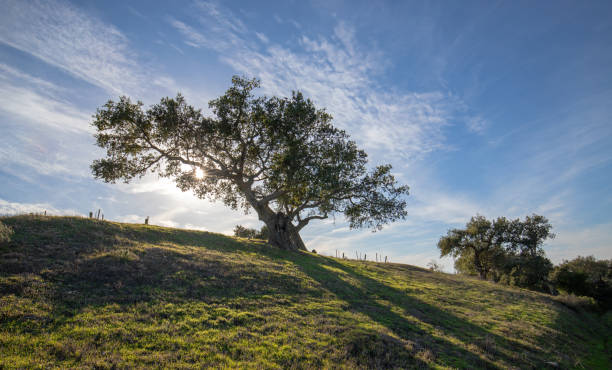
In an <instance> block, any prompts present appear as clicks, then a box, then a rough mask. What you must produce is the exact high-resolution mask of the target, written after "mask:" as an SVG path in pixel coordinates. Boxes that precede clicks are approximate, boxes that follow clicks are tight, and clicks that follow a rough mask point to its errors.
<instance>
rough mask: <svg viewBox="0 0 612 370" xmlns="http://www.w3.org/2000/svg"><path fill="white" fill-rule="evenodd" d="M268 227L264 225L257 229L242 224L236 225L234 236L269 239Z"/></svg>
mask: <svg viewBox="0 0 612 370" xmlns="http://www.w3.org/2000/svg"><path fill="white" fill-rule="evenodd" d="M268 235H269V232H268V227H267V226H266V225H264V226H263V227H262V228H261V230H259V231H258V230H256V229H252V228H248V227H244V226H242V225H236V227H235V228H234V236H237V237H240V238H249V239H263V240H267V239H268Z"/></svg>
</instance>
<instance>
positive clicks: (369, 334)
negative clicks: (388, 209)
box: [0, 216, 612, 369]
mask: <svg viewBox="0 0 612 370" xmlns="http://www.w3.org/2000/svg"><path fill="white" fill-rule="evenodd" d="M0 220H1V221H2V222H3V223H4V224H6V225H8V226H10V227H12V228H13V230H14V235H13V236H12V240H11V241H10V242H9V243H8V244H4V245H2V246H1V247H0V368H3V367H4V368H26V367H27V368H31V367H45V368H47V367H58V368H67V367H84V368H92V367H98V368H112V367H116V368H125V367H129V368H134V367H173V368H191V367H198V368H199V367H203V366H212V367H227V368H235V367H247V368H291V367H295V368H322V367H323V368H397V367H400V368H415V367H416V368H520V369H528V368H546V367H556V366H558V367H560V368H585V369H596V368H600V369H608V368H610V345H612V342H611V340H612V337H611V335H610V333H611V332H612V316H611V315H610V313H608V314H606V315H599V314H596V313H590V312H585V311H582V310H580V309H573V308H570V307H569V306H566V305H564V304H562V303H560V302H559V301H558V300H556V299H554V298H553V297H551V296H547V295H545V294H540V293H535V292H530V291H527V290H521V289H514V288H509V287H505V286H501V285H496V284H493V283H489V282H483V281H478V280H474V279H471V278H465V277H460V276H455V275H449V274H443V273H435V272H430V271H428V270H425V269H421V268H418V267H413V266H408V265H401V264H382V263H375V262H363V261H351V260H340V259H335V258H331V257H324V256H320V255H315V254H311V253H306V252H288V251H283V250H278V249H274V248H271V247H269V246H267V245H265V244H264V243H263V242H257V241H247V240H241V239H236V238H232V237H228V236H225V235H220V234H213V233H207V232H198V231H188V230H180V229H171V228H164V227H157V226H145V225H134V224H121V223H115V222H107V221H96V220H90V219H84V218H75V217H45V216H17V217H4V218H1V219H0ZM381 249H384V248H381Z"/></svg>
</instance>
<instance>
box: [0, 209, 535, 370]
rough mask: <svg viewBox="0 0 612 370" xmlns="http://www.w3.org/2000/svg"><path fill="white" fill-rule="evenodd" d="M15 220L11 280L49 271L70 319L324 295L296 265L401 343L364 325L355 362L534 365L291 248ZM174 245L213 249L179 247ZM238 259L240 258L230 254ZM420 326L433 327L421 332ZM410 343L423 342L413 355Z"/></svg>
mask: <svg viewBox="0 0 612 370" xmlns="http://www.w3.org/2000/svg"><path fill="white" fill-rule="evenodd" d="M9 221H12V222H7V224H11V226H14V228H15V230H16V234H15V238H14V241H13V242H12V243H11V245H9V248H4V247H3V248H2V249H0V255H1V258H0V271H2V274H1V275H7V274H8V275H10V274H16V275H27V274H28V273H33V274H37V275H40V276H41V277H42V279H43V280H44V281H45V282H46V286H47V289H48V292H47V293H48V295H49V297H50V300H51V302H52V303H53V307H54V310H56V313H57V314H59V315H60V316H62V317H66V318H69V317H71V316H72V315H74V314H76V313H78V312H80V311H81V310H82V309H84V308H85V307H89V306H103V305H108V304H132V303H137V302H151V301H165V302H181V301H205V302H223V301H227V300H228V299H231V298H235V297H250V298H252V300H257V298H258V297H262V296H266V295H277V296H293V297H303V296H313V297H321V295H322V291H321V290H320V289H317V288H316V287H312V286H309V285H308V284H304V281H303V279H300V278H299V277H298V276H295V275H291V274H288V273H287V271H285V270H283V268H284V267H283V266H284V265H285V263H286V262H287V261H288V262H292V263H293V265H295V266H297V267H299V268H300V269H301V270H302V271H303V272H304V273H305V274H306V275H307V276H309V277H310V278H312V279H313V280H314V281H316V282H318V283H319V285H320V286H321V287H323V288H324V289H326V290H328V291H330V292H332V293H333V294H335V295H336V296H337V297H338V298H339V299H341V300H343V301H345V302H347V303H348V305H349V307H350V309H351V310H352V311H354V312H358V313H361V314H364V315H366V316H368V317H369V318H370V319H371V320H372V321H374V322H376V323H378V324H380V325H382V326H384V327H386V328H388V329H389V330H390V331H392V332H393V333H394V334H395V335H396V336H398V337H399V338H401V340H398V339H396V338H393V337H390V336H381V334H380V333H377V332H375V331H373V330H366V329H363V331H362V332H355V333H353V336H352V337H351V338H350V342H351V345H350V346H349V348H348V352H349V353H350V354H351V356H356V357H358V358H359V357H361V358H368V356H369V357H371V358H379V357H381V356H379V355H380V354H381V353H385V351H387V350H391V349H392V353H393V354H394V356H400V357H402V356H403V358H405V359H406V363H410V364H412V365H414V366H417V367H427V365H426V363H425V362H423V361H421V360H420V359H417V358H415V357H414V356H415V354H416V352H418V351H420V350H431V351H432V352H434V353H435V354H436V355H437V356H441V357H442V356H443V357H451V358H462V359H464V361H465V364H467V366H469V367H477V368H494V367H496V366H495V365H494V364H493V363H491V362H490V361H488V360H487V359H486V358H483V357H484V356H483V357H480V356H479V355H478V353H476V352H481V353H486V354H487V356H489V357H492V358H496V359H500V360H502V361H503V362H504V363H505V364H508V366H509V365H513V366H518V367H520V368H524V367H525V368H530V367H533V366H534V364H532V363H529V362H527V360H521V359H520V358H519V357H518V356H510V355H509V354H508V353H506V352H503V351H500V350H499V349H498V348H508V347H509V346H508V345H502V344H506V343H510V344H511V347H512V348H516V349H521V350H523V351H527V352H528V351H530V348H524V347H523V346H522V345H521V344H519V343H516V342H513V341H511V340H509V339H506V338H503V337H500V336H497V335H494V334H492V333H490V332H488V331H487V330H485V329H483V328H481V327H479V326H477V325H474V324H472V323H470V322H469V321H466V320H464V319H462V318H459V317H457V316H455V315H452V314H450V313H448V312H446V311H443V310H441V309H439V308H437V307H435V306H432V305H430V304H427V303H425V302H423V301H421V300H419V299H416V298H414V297H412V296H410V295H408V294H406V293H405V292H402V291H400V290H397V289H395V288H392V287H390V286H388V285H385V284H383V283H381V282H379V281H377V280H374V279H372V278H369V277H367V276H364V275H363V274H361V273H359V272H358V271H356V270H355V269H354V268H352V267H350V266H347V265H345V264H343V263H339V262H337V261H335V260H334V259H331V258H326V257H321V256H314V255H310V254H307V253H299V252H298V253H294V252H287V251H281V250H278V249H274V248H270V247H268V246H262V245H257V244H256V243H246V242H240V241H237V240H235V239H233V238H229V237H226V236H222V235H219V234H211V233H206V232H193V231H183V230H176V229H166V228H156V227H145V226H141V225H134V226H130V227H125V226H122V225H120V224H114V223H107V222H96V221H92V220H87V219H79V218H41V217H39V218H34V219H30V220H27V219H26V220H15V219H12V220H9ZM138 243H145V245H144V246H142V245H139V244H138ZM166 243H174V244H177V245H184V246H188V247H205V248H195V249H193V248H191V249H190V248H187V249H185V250H182V249H181V250H177V249H176V248H173V246H172V245H170V244H168V245H166ZM228 252H235V253H238V254H235V253H228ZM253 252H256V253H257V258H258V259H260V260H261V259H267V260H268V262H270V263H268V264H266V268H262V266H260V265H257V264H254V263H251V262H249V261H248V260H247V259H246V258H245V259H244V261H242V260H241V258H240V253H244V254H245V256H246V254H248V253H253ZM230 254H231V255H232V256H233V257H232V258H230V257H228V256H229V255H230ZM390 267H391V265H390ZM1 275H0V276H1ZM347 278H348V280H352V281H354V282H357V283H358V284H353V283H351V282H350V281H347ZM28 289H30V287H29V286H28V283H27V281H25V282H24V281H21V282H20V281H18V280H15V283H14V284H12V283H11V284H9V285H7V284H5V285H4V286H0V293H2V294H6V293H8V294H11V293H12V294H16V295H24V296H25V295H27V294H30V293H28V292H29V290H28ZM398 310H399V312H398ZM402 315H404V316H408V317H412V318H414V321H411V320H408V319H406V318H405V317H404V316H402ZM418 322H420V323H424V325H420V326H419V325H418ZM57 324H59V323H57ZM423 326H429V327H430V328H431V330H425V329H423ZM436 332H438V333H440V332H443V333H445V334H446V335H448V336H451V337H454V338H457V339H458V340H459V341H461V342H463V343H466V344H471V345H473V347H474V348H475V351H471V350H470V351H468V350H466V349H465V348H462V347H460V346H457V345H456V344H453V343H451V342H450V341H448V340H447V339H445V338H441V337H440V336H438V335H436ZM374 337H375V338H374ZM407 342H408V343H411V344H413V346H412V347H413V349H412V350H411V349H409V348H408V347H409V346H408V347H407V345H406V343H407ZM363 351H374V353H369V354H364V353H362V352H363ZM368 361H369V360H368ZM389 361H390V362H381V363H373V362H366V363H364V364H362V365H365V366H367V367H387V366H393V364H396V363H397V362H393V360H392V359H389ZM447 365H448V363H447ZM537 365H539V364H537ZM396 366H397V365H396ZM457 366H458V367H463V366H462V365H461V364H458V365H457Z"/></svg>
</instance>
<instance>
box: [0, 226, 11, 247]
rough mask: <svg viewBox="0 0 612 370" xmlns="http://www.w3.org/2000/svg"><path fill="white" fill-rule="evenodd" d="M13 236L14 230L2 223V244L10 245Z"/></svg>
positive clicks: (0, 240)
mask: <svg viewBox="0 0 612 370" xmlns="http://www.w3.org/2000/svg"><path fill="white" fill-rule="evenodd" d="M12 235H13V229H11V228H10V227H9V226H6V225H5V224H3V223H2V222H1V221H0V243H8V242H9V241H11V236H12Z"/></svg>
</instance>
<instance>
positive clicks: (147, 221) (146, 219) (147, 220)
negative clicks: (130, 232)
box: [145, 216, 149, 225]
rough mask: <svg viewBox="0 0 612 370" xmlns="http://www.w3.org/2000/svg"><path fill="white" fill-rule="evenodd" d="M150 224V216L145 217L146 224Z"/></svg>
mask: <svg viewBox="0 0 612 370" xmlns="http://www.w3.org/2000/svg"><path fill="white" fill-rule="evenodd" d="M148 224H149V216H147V218H145V225H148Z"/></svg>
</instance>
